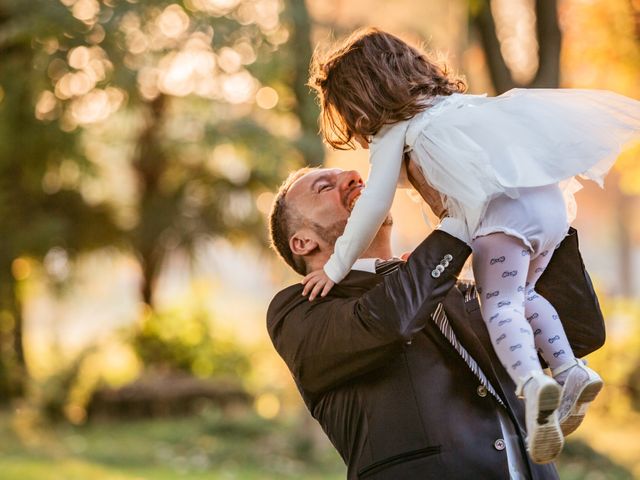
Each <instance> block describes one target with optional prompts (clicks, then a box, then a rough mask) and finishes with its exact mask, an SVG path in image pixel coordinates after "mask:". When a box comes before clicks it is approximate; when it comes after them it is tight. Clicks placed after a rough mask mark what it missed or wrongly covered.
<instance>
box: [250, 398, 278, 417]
mask: <svg viewBox="0 0 640 480" xmlns="http://www.w3.org/2000/svg"><path fill="white" fill-rule="evenodd" d="M255 408H256V412H258V415H260V416H261V417H263V418H267V419H270V418H275V417H276V416H277V415H278V413H279V412H280V400H279V399H278V397H276V396H275V395H274V394H273V393H263V394H262V395H260V396H259V397H258V398H257V399H256V402H255Z"/></svg>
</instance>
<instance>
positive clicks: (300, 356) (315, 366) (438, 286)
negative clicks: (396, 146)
mask: <svg viewBox="0 0 640 480" xmlns="http://www.w3.org/2000/svg"><path fill="white" fill-rule="evenodd" d="M470 252H471V250H470V249H469V247H468V246H467V245H466V244H465V243H464V242H462V241H460V240H458V239H456V238H454V237H452V236H451V235H449V234H447V233H444V232H439V231H436V232H434V233H432V234H431V235H429V236H428V237H427V238H426V239H425V240H424V241H423V242H422V243H421V244H420V245H419V246H418V248H416V250H415V251H414V252H413V253H412V255H411V256H410V258H409V260H408V261H407V262H406V264H404V265H402V266H401V267H400V268H399V269H398V271H397V272H394V273H392V274H390V275H387V276H385V277H384V279H383V280H382V281H381V282H380V283H379V284H378V285H376V286H375V287H373V288H371V289H370V290H368V291H366V292H365V293H363V294H362V295H361V296H358V297H355V298H354V297H353V296H346V295H343V296H341V294H340V289H339V288H335V291H332V292H331V293H330V294H329V295H328V296H327V297H325V298H323V299H319V300H315V301H314V302H308V301H307V300H306V299H305V298H303V297H302V296H301V290H302V287H301V286H292V287H290V288H288V289H286V290H284V291H283V292H281V293H280V294H279V295H277V296H276V297H275V298H274V300H273V301H272V303H271V305H270V307H269V311H268V313H267V319H268V328H269V334H270V336H271V339H272V341H273V343H274V346H275V347H276V349H277V350H278V353H279V354H280V355H281V356H282V358H283V359H284V360H285V362H286V363H287V365H288V367H289V369H290V370H291V372H292V373H293V375H294V376H295V377H296V380H297V382H298V383H299V384H300V385H301V386H302V387H303V388H304V389H305V390H306V391H307V392H308V393H311V394H315V393H320V392H322V391H326V390H328V389H330V388H333V387H335V386H337V385H339V384H342V383H344V382H347V381H349V380H350V379H352V378H354V377H356V376H359V375H362V374H364V373H367V372H370V371H372V370H374V369H375V368H377V367H380V366H382V365H384V364H385V362H387V361H388V359H389V356H390V355H393V354H395V353H397V352H399V351H400V349H401V348H402V345H403V344H404V343H405V342H407V341H409V340H410V339H411V337H412V336H413V335H414V334H415V333H416V332H418V331H420V330H422V329H423V328H424V327H425V325H426V323H427V322H428V320H429V318H430V315H431V314H432V313H433V311H434V310H435V308H436V306H437V305H438V303H439V302H441V301H442V300H443V299H444V297H445V296H446V295H447V293H448V292H449V290H450V289H451V288H452V287H453V286H454V285H455V283H456V279H457V276H458V274H459V273H460V270H461V269H462V266H463V264H464V262H465V260H466V259H467V257H468V256H469V254H470ZM436 272H437V273H436ZM338 287H339V285H338Z"/></svg>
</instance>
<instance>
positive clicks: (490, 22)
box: [469, 0, 562, 93]
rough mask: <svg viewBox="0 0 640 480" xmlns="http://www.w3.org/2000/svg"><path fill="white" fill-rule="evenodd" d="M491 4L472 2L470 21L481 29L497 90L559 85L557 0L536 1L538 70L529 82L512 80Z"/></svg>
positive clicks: (490, 73) (559, 34)
mask: <svg viewBox="0 0 640 480" xmlns="http://www.w3.org/2000/svg"><path fill="white" fill-rule="evenodd" d="M491 4H492V2H491V0H473V1H471V2H470V8H469V12H470V17H471V23H472V25H474V26H475V28H476V30H477V31H478V34H479V37H480V43H481V45H482V48H483V50H484V52H485V56H486V59H487V65H488V68H489V75H490V76H491V81H492V82H493V85H494V87H495V90H496V92H497V93H503V92H506V91H507V90H510V89H512V88H515V87H530V88H552V87H558V85H559V81H560V46H561V41H562V35H561V32H560V26H559V24H558V11H557V2H556V0H535V7H534V13H535V22H536V40H537V43H538V69H537V72H536V73H535V75H534V76H533V77H532V78H531V79H530V80H529V81H527V82H526V83H522V84H521V83H518V82H516V81H515V80H514V79H513V74H512V72H511V71H510V69H509V67H508V65H507V62H506V61H505V58H504V55H503V53H502V43H501V41H500V39H499V38H498V34H497V28H496V27H497V25H496V18H495V16H494V13H493V12H492V8H491Z"/></svg>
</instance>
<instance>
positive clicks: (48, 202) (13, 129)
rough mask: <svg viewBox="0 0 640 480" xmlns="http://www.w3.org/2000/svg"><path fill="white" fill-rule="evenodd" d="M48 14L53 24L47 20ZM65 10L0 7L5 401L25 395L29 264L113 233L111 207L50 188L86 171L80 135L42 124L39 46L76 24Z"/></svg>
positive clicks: (1, 369)
mask: <svg viewBox="0 0 640 480" xmlns="http://www.w3.org/2000/svg"><path fill="white" fill-rule="evenodd" d="M45 10H46V11H47V13H48V14H49V15H50V17H49V18H50V19H52V23H50V21H49V20H47V21H45V20H44V17H41V15H42V12H43V11H45ZM65 10H66V9H64V7H62V5H60V4H57V3H52V4H51V3H50V2H42V1H36V2H29V3H28V4H27V5H24V4H22V3H20V2H9V1H5V2H3V3H2V4H0V32H1V33H2V35H1V36H0V38H1V41H0V91H1V92H2V95H1V96H0V98H1V100H0V320H1V321H0V323H1V325H0V402H6V401H8V400H10V399H11V398H13V397H16V396H20V395H22V394H23V392H24V386H25V381H26V375H27V371H26V366H25V359H24V348H23V338H22V332H23V325H22V324H23V322H22V309H21V295H20V289H19V287H20V280H21V279H23V278H24V277H26V276H27V275H28V271H29V268H30V267H29V262H28V260H27V259H28V258H33V259H37V260H42V259H43V258H44V256H45V255H46V254H47V252H48V251H49V250H50V249H51V248H53V247H61V248H64V249H66V250H67V251H69V252H71V253H74V252H77V251H80V250H82V249H86V248H93V247H95V246H97V245H101V244H103V242H104V241H108V240H109V238H111V233H112V231H113V229H112V228H111V227H112V224H111V223H110V221H109V214H108V211H107V210H108V209H107V208H106V207H105V206H104V205H89V204H88V203H87V202H86V201H85V200H84V198H83V197H82V195H81V194H80V192H79V191H77V190H74V189H72V188H67V186H63V185H57V186H55V188H54V187H53V186H51V185H49V187H46V188H43V182H44V179H45V178H46V177H47V175H49V177H50V178H51V177H52V176H56V178H57V180H56V182H58V181H59V180H60V178H59V173H60V170H61V169H65V168H66V169H67V170H69V168H71V170H73V171H74V172H78V171H79V170H80V168H82V167H83V165H84V163H83V162H82V159H81V158H80V157H79V156H78V155H77V151H76V149H75V137H76V136H75V135H74V134H71V133H66V132H64V131H62V130H60V129H59V128H58V126H57V125H53V124H51V123H48V122H46V121H41V120H39V119H38V118H36V115H37V112H36V108H37V107H36V106H37V104H38V103H39V101H41V97H40V100H39V95H40V93H41V90H42V88H43V85H44V82H45V81H46V80H47V78H46V74H45V72H44V71H43V70H42V69H41V68H39V66H40V65H41V62H42V51H41V50H40V49H39V48H33V44H38V42H40V41H41V39H43V38H46V37H48V36H49V35H52V34H55V33H56V32H57V33H58V34H60V35H62V32H64V30H65V29H66V28H69V27H70V26H72V24H73V20H74V19H73V18H67V16H66V15H65ZM40 47H41V48H43V47H42V45H40ZM34 112H35V113H34ZM67 180H71V179H67Z"/></svg>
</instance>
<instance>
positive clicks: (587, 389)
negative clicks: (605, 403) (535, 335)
mask: <svg viewBox="0 0 640 480" xmlns="http://www.w3.org/2000/svg"><path fill="white" fill-rule="evenodd" d="M563 372H567V374H566V378H565V379H564V385H563V387H562V397H561V399H560V406H559V407H558V419H559V421H560V428H561V429H562V433H563V435H565V436H566V435H569V434H570V433H573V432H574V431H575V430H576V429H577V428H578V427H579V426H580V424H581V423H582V421H583V420H584V416H585V413H586V412H587V408H589V405H590V404H591V402H592V401H593V400H594V399H595V398H596V396H597V395H598V393H600V390H602V387H603V386H604V382H603V381H602V378H600V375H598V374H597V373H596V372H594V371H593V370H591V369H590V368H589V367H587V366H586V364H585V363H584V362H583V361H582V360H579V359H576V361H575V363H572V364H568V365H567V366H563V367H560V368H559V369H558V370H556V371H554V372H553V373H554V377H555V376H558V375H559V374H560V373H563Z"/></svg>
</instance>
